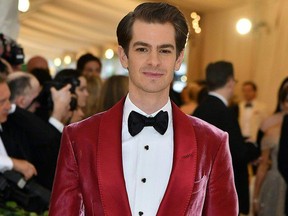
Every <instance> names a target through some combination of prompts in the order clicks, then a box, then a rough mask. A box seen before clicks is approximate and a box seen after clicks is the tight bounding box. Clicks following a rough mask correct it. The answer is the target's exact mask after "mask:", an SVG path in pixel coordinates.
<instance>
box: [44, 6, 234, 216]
mask: <svg viewBox="0 0 288 216" xmlns="http://www.w3.org/2000/svg"><path fill="white" fill-rule="evenodd" d="M187 37H188V25H187V21H186V19H185V17H184V15H183V14H182V13H181V12H180V11H179V10H178V9H177V8H176V7H175V6H172V5H170V4H167V3H142V4H140V5H138V6H137V7H136V8H135V9H134V11H133V12H130V13H128V14H127V15H126V16H125V17H124V18H123V19H122V20H121V21H120V23H119V25H118V27H117V38H118V44H119V46H118V56H119V59H120V61H121V64H122V66H123V67H124V68H128V71H129V93H128V95H127V96H126V97H124V98H122V99H121V100H120V101H119V102H118V103H117V104H116V105H115V106H113V107H112V108H110V109H109V110H107V111H106V112H102V113H99V114H96V115H94V116H92V117H91V118H88V119H85V120H83V121H81V122H77V123H74V124H70V125H69V126H66V127H65V129H64V132H63V136H62V143H61V150H60V154H59V160H58V164H57V174H56V179H55V181H54V185H53V192H52V197H51V205H50V209H49V214H50V215H53V216H57V215H59V216H60V215H144V216H145V215H156V214H157V215H160V216H166V215H173V216H174V215H175V216H176V215H177V216H182V215H186V216H192V215H193V216H196V215H197V216H198V215H207V216H208V215H213V216H223V215H229V216H237V214H238V205H237V194H236V191H235V186H234V179H233V170H232V162H231V156H230V153H229V146H228V134H227V133H225V132H223V131H221V130H219V129H217V128H216V127H214V126H212V125H209V124H207V123H205V122H204V121H202V120H199V119H197V118H194V117H191V116H188V115H185V114H184V113H183V112H182V111H181V110H180V109H179V108H178V107H177V106H176V105H175V104H174V103H173V102H171V100H170V99H169V89H170V84H171V82H172V79H173V75H174V72H175V71H177V70H179V69H180V66H181V63H182V61H183V58H184V48H185V44H186V41H187Z"/></svg>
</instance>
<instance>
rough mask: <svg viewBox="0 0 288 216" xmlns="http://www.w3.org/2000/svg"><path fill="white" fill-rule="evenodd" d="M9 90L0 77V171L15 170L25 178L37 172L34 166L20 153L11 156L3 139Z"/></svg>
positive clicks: (9, 105)
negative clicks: (16, 155) (18, 155)
mask: <svg viewBox="0 0 288 216" xmlns="http://www.w3.org/2000/svg"><path fill="white" fill-rule="evenodd" d="M9 97H10V90H9V88H8V85H7V83H6V81H5V80H4V79H3V78H2V77H0V172H1V173H3V172H5V171H7V170H15V171H17V172H20V173H21V174H23V176H24V177H25V179H26V180H28V179H30V178H31V177H33V176H34V175H36V174H37V171H36V169H35V167H34V166H33V165H32V164H31V163H30V162H28V161H27V160H26V158H24V156H22V155H20V157H18V158H16V157H11V156H9V155H8V154H7V150H6V148H5V146H4V143H3V142H4V141H3V128H2V124H3V123H5V122H6V121H7V116H8V113H9V110H10V108H11V104H10V101H9Z"/></svg>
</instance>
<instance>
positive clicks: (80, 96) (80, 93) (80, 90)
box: [75, 76, 89, 107]
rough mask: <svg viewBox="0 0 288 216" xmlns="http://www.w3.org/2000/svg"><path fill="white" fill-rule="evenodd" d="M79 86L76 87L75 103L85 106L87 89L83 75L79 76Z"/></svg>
mask: <svg viewBox="0 0 288 216" xmlns="http://www.w3.org/2000/svg"><path fill="white" fill-rule="evenodd" d="M79 80H80V86H78V87H77V88H76V91H75V92H76V95H77V103H78V106H79V107H85V106H86V103H87V97H88V95H89V93H88V90H87V80H86V78H85V77H83V76H80V77H79Z"/></svg>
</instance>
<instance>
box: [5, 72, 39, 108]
mask: <svg viewBox="0 0 288 216" xmlns="http://www.w3.org/2000/svg"><path fill="white" fill-rule="evenodd" d="M7 82H8V85H9V88H10V89H13V91H11V90H10V91H11V98H10V100H11V102H12V103H15V104H17V105H18V106H19V107H21V108H22V109H26V110H28V111H30V112H35V110H36V108H37V106H38V104H37V103H33V102H34V99H35V98H36V97H37V96H38V95H39V93H40V90H41V88H40V84H39V82H38V80H37V79H36V77H35V76H33V75H32V74H29V73H25V72H14V73H12V74H10V75H9V76H8V77H7Z"/></svg>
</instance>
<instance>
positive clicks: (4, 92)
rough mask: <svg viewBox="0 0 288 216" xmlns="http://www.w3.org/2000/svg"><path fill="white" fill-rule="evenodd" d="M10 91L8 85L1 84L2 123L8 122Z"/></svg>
mask: <svg viewBox="0 0 288 216" xmlns="http://www.w3.org/2000/svg"><path fill="white" fill-rule="evenodd" d="M9 98H10V90H9V87H8V85H7V84H6V83H0V123H4V122H5V121H6V120H7V116H8V113H9V110H10V108H11V104H10V101H9Z"/></svg>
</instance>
